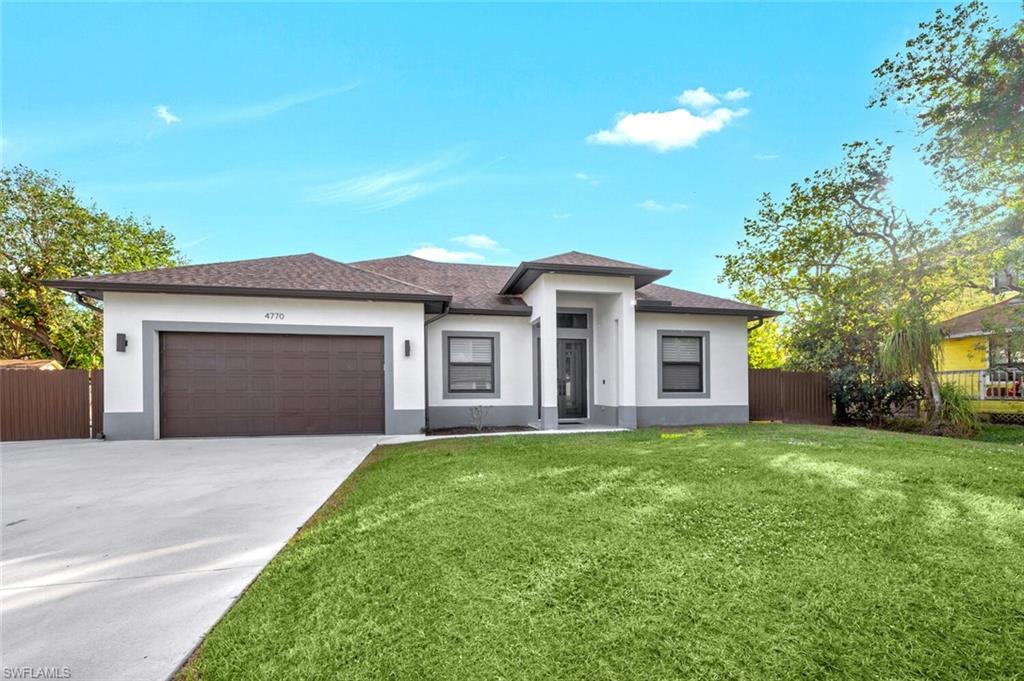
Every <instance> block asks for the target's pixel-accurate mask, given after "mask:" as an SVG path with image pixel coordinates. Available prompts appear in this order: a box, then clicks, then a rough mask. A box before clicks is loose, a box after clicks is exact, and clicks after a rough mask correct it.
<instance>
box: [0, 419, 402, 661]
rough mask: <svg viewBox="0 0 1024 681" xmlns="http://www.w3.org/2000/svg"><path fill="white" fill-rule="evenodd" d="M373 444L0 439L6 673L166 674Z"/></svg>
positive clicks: (368, 439) (360, 439)
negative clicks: (19, 669)
mask: <svg viewBox="0 0 1024 681" xmlns="http://www.w3.org/2000/svg"><path fill="white" fill-rule="evenodd" d="M381 439H382V438H380V437H376V436H338V437H301V438H285V437H282V438H246V439H216V440H159V441H152V442H150V441H147V442H90V441H85V440H75V441H49V442H33V443H4V444H3V445H0V476H2V477H0V497H2V506H0V508H2V517H0V544H2V552H0V600H2V603H0V609H2V630H0V635H2V638H0V659H2V666H3V670H2V671H0V676H2V677H3V678H8V677H10V678H14V676H13V674H14V673H17V671H18V669H17V668H22V667H30V668H32V670H33V671H34V673H36V674H37V676H29V677H27V678H43V677H42V676H38V674H41V673H42V672H39V671H38V670H40V669H41V668H43V669H49V670H56V671H55V672H53V671H51V672H50V673H57V674H60V676H57V677H53V678H65V679H71V680H72V681H78V680H85V679H88V680H95V681H120V680H122V679H124V680H131V681H137V680H144V679H154V680H160V679H165V678H166V677H167V676H168V675H169V674H171V673H172V672H173V671H174V670H175V668H176V667H177V666H178V664H179V663H180V662H181V661H182V660H183V658H184V657H185V656H187V655H188V654H189V652H190V651H191V650H192V648H193V647H194V646H195V645H196V644H197V643H198V642H199V641H200V640H201V639H202V637H203V635H204V634H205V633H206V632H207V630H209V628H210V627H211V626H213V624H214V623H215V622H216V621H217V620H218V619H219V618H220V616H221V615H222V614H223V613H224V612H225V611H226V610H227V609H228V607H230V606H231V604H232V602H233V601H234V599H235V598H237V596H238V595H239V594H240V593H241V591H242V590H243V589H244V588H245V587H246V585H248V584H249V582H250V581H251V580H252V579H253V578H254V577H255V576H256V575H257V574H259V572H260V570H262V569H263V567H264V566H265V565H266V564H267V562H268V561H269V560H270V559H271V558H272V557H273V556H274V554H276V553H277V551H278V550H279V549H280V548H281V547H282V546H283V545H284V544H285V542H286V541H287V540H288V539H289V538H290V537H291V536H292V534H294V532H295V530H296V529H297V528H298V527H299V526H300V525H302V523H303V522H304V521H305V520H306V519H307V518H308V517H309V516H310V515H311V514H312V513H313V512H314V511H315V510H316V509H317V508H318V507H319V506H320V504H321V503H323V501H324V500H325V499H326V498H327V497H328V496H330V494H331V493H332V492H333V491H334V490H335V488H337V486H338V485H339V484H340V483H341V482H342V481H343V480H344V479H345V478H346V477H347V476H348V475H349V474H350V473H351V472H352V470H353V469H354V468H355V467H356V466H357V465H358V464H359V463H360V462H361V461H362V460H363V458H364V457H365V456H366V455H367V454H368V453H369V452H370V450H372V449H373V447H374V446H375V445H376V444H377V442H378V441H380V440H381ZM8 670H12V671H8ZM22 673H23V672H22Z"/></svg>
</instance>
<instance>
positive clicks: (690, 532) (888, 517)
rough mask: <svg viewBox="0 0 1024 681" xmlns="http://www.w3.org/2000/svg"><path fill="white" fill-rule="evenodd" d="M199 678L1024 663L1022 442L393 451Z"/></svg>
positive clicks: (694, 440)
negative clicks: (1015, 444) (1018, 445)
mask: <svg viewBox="0 0 1024 681" xmlns="http://www.w3.org/2000/svg"><path fill="white" fill-rule="evenodd" d="M183 676H184V677H185V678H193V679H194V678H201V679H202V680H203V681H213V680H220V679H232V680H233V679H268V680H269V679H274V680H275V681H276V680H278V679H453V680H454V679H458V680H460V681H461V680H464V679H580V680H584V679H586V680H588V681H589V680H591V679H669V678H702V679H704V678H706V679H788V678H795V677H804V678H841V679H905V678H917V679H924V678H928V679H935V678H953V679H980V678H987V679H991V678H1024V452H1022V451H1021V449H1020V448H1019V447H1013V446H1005V445H1000V444H991V443H981V442H965V441H958V440H952V439H945V438H930V437H923V436H917V435H904V434H899V433H889V432H884V431H867V430H861V429H854V428H821V427H802V426H781V425H750V426H737V427H728V428H707V429H694V430H689V431H684V432H679V433H664V434H663V433H661V432H659V431H656V430H644V431H638V432H631V433H612V434H581V435H562V436H510V437H497V438H471V439H461V440H438V441H433V442H426V443H416V444H412V445H402V446H398V447H386V448H381V449H378V450H377V452H376V453H375V454H374V455H372V459H371V460H370V461H368V463H366V464H364V466H363V467H362V468H360V469H359V471H357V473H356V474H355V476H354V477H353V478H352V479H350V481H349V482H347V483H346V484H345V485H343V486H342V488H341V489H340V490H339V491H338V493H337V494H336V495H335V496H334V497H333V498H332V499H331V501H330V502H329V503H328V504H327V505H326V506H325V507H324V508H323V509H321V512H319V513H318V514H317V516H315V517H314V519H313V520H312V521H311V523H310V524H309V526H308V527H307V528H306V529H305V530H304V531H302V532H301V533H300V534H299V536H297V537H296V538H295V539H294V540H293V541H292V543H291V544H290V545H289V546H288V547H287V548H286V549H285V550H284V551H283V552H282V553H281V554H280V555H279V556H278V557H277V558H276V559H275V560H274V561H273V562H272V563H271V565H270V566H268V568H267V569H266V570H265V571H264V572H263V574H262V575H261V576H260V577H259V578H258V580H257V581H256V582H255V583H254V585H253V586H252V587H251V588H250V589H249V591H248V592H246V594H245V595H244V596H243V597H242V598H241V599H240V600H239V602H238V603H237V604H236V605H235V607H234V608H233V609H232V610H231V611H230V612H229V613H228V614H227V615H226V616H225V618H224V619H223V620H222V621H221V622H220V623H219V624H218V625H217V626H216V627H215V628H214V630H213V631H212V632H211V634H210V635H209V637H208V638H207V639H206V641H205V643H204V644H203V646H202V648H201V650H200V652H199V654H198V655H197V656H196V657H195V658H194V659H193V660H192V661H191V662H190V664H189V665H188V666H187V667H186V669H185V671H184V673H183Z"/></svg>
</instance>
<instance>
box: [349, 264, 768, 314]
mask: <svg viewBox="0 0 1024 681" xmlns="http://www.w3.org/2000/svg"><path fill="white" fill-rule="evenodd" d="M566 255H567V254H566ZM579 255H584V256H585V257H588V258H597V256H586V255H585V254H579ZM556 257H558V256H556ZM605 260H607V259H605ZM533 262H540V261H533ZM607 262H612V263H619V262H620V261H617V260H612V261H607ZM353 264H354V265H356V266H357V267H362V268H364V269H369V270H373V271H374V272H380V273H383V274H388V275H390V276H393V277H395V278H397V279H401V280H403V281H408V282H412V283H414V284H418V285H420V286H425V287H427V288H430V289H433V290H435V291H444V292H447V293H450V294H451V296H452V303H451V304H452V308H454V309H456V310H459V309H464V310H473V309H475V310H480V309H484V310H497V311H502V312H507V313H509V314H513V313H516V312H518V313H521V314H528V313H529V312H530V308H529V307H528V306H527V305H526V303H524V302H523V300H522V299H521V298H520V297H519V296H517V295H499V294H498V293H497V291H499V290H500V289H501V287H502V285H503V284H504V283H505V282H506V281H507V279H508V278H509V276H511V274H512V273H513V272H514V271H515V270H516V268H514V267H503V266H498V265H465V264H461V263H440V262H433V261H431V260H423V259H421V258H416V257H413V256H411V255H401V256H398V257H395V258H380V259H378V260H366V261H363V262H357V263H353ZM624 265H628V263H624ZM599 266H601V267H606V266H609V265H607V264H606V263H603V264H601V265H599ZM615 266H616V267H618V266H619V265H615ZM628 266H629V267H639V266H637V265H628ZM636 297H637V306H638V309H641V310H644V309H646V310H657V311H662V312H699V311H721V312H723V313H727V314H749V315H750V316H753V317H762V316H775V315H777V314H778V313H777V312H773V311H771V310H767V309H765V308H763V307H758V306H757V305H748V304H747V303H740V302H737V301H735V300H728V299H727V298H717V297H715V296H709V295H705V294H703V293H695V292H694V291H686V290H683V289H678V288H672V287H670V286H661V285H659V284H648V285H646V286H642V287H640V288H638V289H637V290H636ZM659 302H660V304H659Z"/></svg>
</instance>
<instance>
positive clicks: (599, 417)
mask: <svg viewBox="0 0 1024 681" xmlns="http://www.w3.org/2000/svg"><path fill="white" fill-rule="evenodd" d="M590 420H591V421H593V422H594V423H600V424H601V425H603V426H617V425H619V408H618V407H609V406H608V405H606V404H595V405H594V411H593V412H591V416H590Z"/></svg>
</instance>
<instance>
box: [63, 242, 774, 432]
mask: <svg viewBox="0 0 1024 681" xmlns="http://www.w3.org/2000/svg"><path fill="white" fill-rule="evenodd" d="M669 273H670V271H669V270H664V269H656V268H651V267H645V266H641V265H635V264H632V263H627V262H621V261H618V260H612V259H609V258H603V257H598V256H593V255H587V254H584V253H578V252H569V253H564V254H561V255H556V256H553V257H549V258H542V259H539V260H532V261H527V262H523V263H521V264H520V265H519V266H518V267H499V266H491V265H466V264H447V263H437V262H431V261H427V260H422V259H419V258H415V257H412V256H399V257H394V258H383V259H379V260H368V261H363V262H355V263H341V262H338V261H335V260H331V259H328V258H324V257H321V256H318V255H315V254H312V253H310V254H305V255H295V256H283V257H277V258H264V259H258V260H243V261H237V262H226V263H215V264H209V265H190V266H185V267H176V268H168V269H158V270H147V271H142V272H131V273H122V274H113V275H102V276H95V277H81V278H74V279H65V280H59V281H51V282H48V284H49V285H51V286H54V287H57V288H60V289H63V290H65V291H69V292H72V293H74V294H76V295H78V296H86V297H91V298H94V299H102V300H103V310H104V312H103V314H104V322H103V325H104V368H105V372H104V393H105V414H104V428H105V431H106V433H105V434H106V436H107V437H109V438H120V439H150V438H160V437H189V436H193V437H195V436H202V437H205V436H242V435H274V434H303V433H309V434H313V433H317V434H323V433H377V432H379V433H415V432H420V431H421V430H423V429H424V428H435V429H436V428H446V427H455V426H465V425H470V424H471V423H472V422H473V418H474V417H473V413H474V407H479V406H484V407H486V409H484V410H483V411H485V412H486V423H487V425H497V426H504V425H532V426H535V427H538V428H544V429H555V428H558V427H559V424H565V423H567V422H571V423H578V422H593V423H599V424H606V425H615V426H622V427H627V428H633V427H636V426H646V425H683V424H705V423H706V424H710V423H738V422H744V421H746V420H747V416H748V402H747V328H748V322H749V321H751V320H757V319H763V318H766V317H770V316H773V315H775V314H776V313H775V312H772V311H771V310H766V309H764V308H761V307H757V306H754V305H747V304H745V303H740V302H736V301H732V300H726V299H723V298H716V297H713V296H708V295H703V294H700V293H693V292H690V291H684V290H681V289H676V288H670V287H667V286H660V285H658V284H656V283H654V282H655V281H657V280H658V279H660V278H662V277H664V276H666V275H667V274H669ZM476 413H477V414H479V413H480V410H477V412H476Z"/></svg>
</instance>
